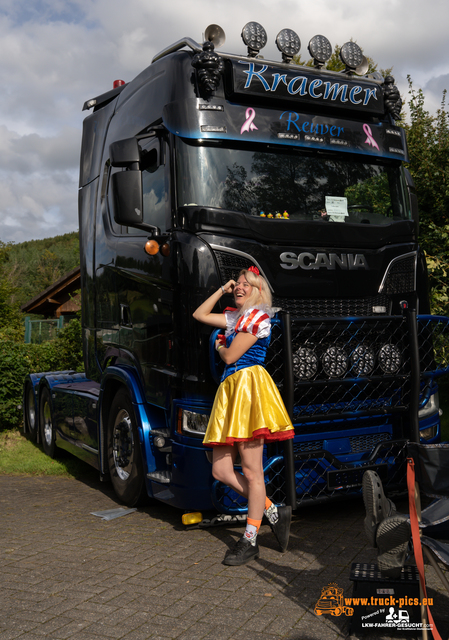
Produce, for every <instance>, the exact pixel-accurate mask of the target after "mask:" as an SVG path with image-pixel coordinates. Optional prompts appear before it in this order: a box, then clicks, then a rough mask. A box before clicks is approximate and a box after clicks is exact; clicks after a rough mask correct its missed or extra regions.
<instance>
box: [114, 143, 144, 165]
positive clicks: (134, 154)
mask: <svg viewBox="0 0 449 640" xmlns="http://www.w3.org/2000/svg"><path fill="white" fill-rule="evenodd" d="M109 158H110V161H111V165H112V166H113V167H127V168H129V169H138V168H139V162H140V149H139V144H138V142H137V138H125V139H124V140H116V141H115V142H113V143H112V144H110V145H109ZM133 165H134V166H133Z"/></svg>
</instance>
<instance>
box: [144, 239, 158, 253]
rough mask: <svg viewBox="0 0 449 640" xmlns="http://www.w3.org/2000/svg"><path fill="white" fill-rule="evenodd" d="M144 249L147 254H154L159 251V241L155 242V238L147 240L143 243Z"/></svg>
mask: <svg viewBox="0 0 449 640" xmlns="http://www.w3.org/2000/svg"><path fill="white" fill-rule="evenodd" d="M145 251H146V252H147V253H148V255H149V256H155V255H156V254H157V253H159V242H156V240H147V242H146V243H145Z"/></svg>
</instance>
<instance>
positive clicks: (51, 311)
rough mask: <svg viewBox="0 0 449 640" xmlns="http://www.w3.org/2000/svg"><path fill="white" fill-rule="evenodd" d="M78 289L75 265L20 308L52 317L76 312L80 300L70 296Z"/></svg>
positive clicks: (79, 287)
mask: <svg viewBox="0 0 449 640" xmlns="http://www.w3.org/2000/svg"><path fill="white" fill-rule="evenodd" d="M78 289H81V275H80V267H75V269H72V271H69V272H68V273H66V274H65V275H63V276H62V277H61V278H59V280H57V281H56V282H55V283H54V284H52V285H50V286H49V287H47V288H46V289H45V291H42V292H41V293H39V294H38V295H37V296H35V297H34V298H33V299H32V300H30V301H29V302H26V303H25V304H24V305H22V307H21V309H22V311H23V312H24V313H37V314H40V315H43V316H45V317H52V318H59V317H60V316H61V315H64V314H68V313H76V312H77V311H79V310H80V309H81V302H80V300H79V298H78V296H75V297H72V296H73V293H74V292H75V291H77V290H78Z"/></svg>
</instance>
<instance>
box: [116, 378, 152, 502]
mask: <svg viewBox="0 0 449 640" xmlns="http://www.w3.org/2000/svg"><path fill="white" fill-rule="evenodd" d="M108 465H109V473H110V475H111V481H112V484H113V486H114V491H115V493H116V495H117V497H118V498H119V500H120V501H121V502H123V503H124V504H126V505H128V507H135V506H138V505H142V504H145V503H147V502H148V496H147V493H146V487H145V475H144V469H143V462H142V454H141V450H140V442H139V434H138V432H137V421H136V417H135V414H134V409H133V405H132V402H131V397H130V395H129V393H128V391H127V390H126V389H124V388H122V389H120V390H119V391H118V392H117V394H116V395H115V397H114V399H113V401H112V403H111V409H110V411H109V417H108Z"/></svg>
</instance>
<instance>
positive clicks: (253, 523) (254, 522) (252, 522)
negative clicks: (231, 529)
mask: <svg viewBox="0 0 449 640" xmlns="http://www.w3.org/2000/svg"><path fill="white" fill-rule="evenodd" d="M246 524H249V525H251V526H253V527H256V531H259V529H260V525H261V524H262V520H253V519H252V518H246Z"/></svg>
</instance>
